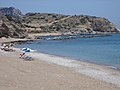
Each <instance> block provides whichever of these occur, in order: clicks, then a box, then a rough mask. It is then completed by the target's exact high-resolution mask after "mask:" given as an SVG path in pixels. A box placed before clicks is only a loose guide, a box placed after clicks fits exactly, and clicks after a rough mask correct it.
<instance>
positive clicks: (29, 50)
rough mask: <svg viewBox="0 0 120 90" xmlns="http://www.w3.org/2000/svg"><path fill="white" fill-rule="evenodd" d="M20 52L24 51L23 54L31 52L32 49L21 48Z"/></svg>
mask: <svg viewBox="0 0 120 90" xmlns="http://www.w3.org/2000/svg"><path fill="white" fill-rule="evenodd" d="M22 51H24V52H31V51H32V49H30V48H22Z"/></svg>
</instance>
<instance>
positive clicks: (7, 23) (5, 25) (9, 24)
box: [0, 13, 27, 38]
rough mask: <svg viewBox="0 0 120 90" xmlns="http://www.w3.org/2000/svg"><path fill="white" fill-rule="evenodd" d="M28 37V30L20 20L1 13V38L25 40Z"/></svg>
mask: <svg viewBox="0 0 120 90" xmlns="http://www.w3.org/2000/svg"><path fill="white" fill-rule="evenodd" d="M26 36H27V33H26V30H25V28H24V26H23V25H22V23H21V22H20V21H19V20H17V19H16V18H14V17H11V16H5V15H3V14H1V13H0V37H13V38H24V37H26Z"/></svg>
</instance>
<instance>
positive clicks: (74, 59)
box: [35, 50, 120, 71]
mask: <svg viewBox="0 0 120 90" xmlns="http://www.w3.org/2000/svg"><path fill="white" fill-rule="evenodd" d="M35 51H37V50H35ZM38 53H42V54H47V55H51V56H57V57H61V58H66V59H70V60H73V61H78V62H79V61H80V62H84V63H89V64H95V65H100V66H102V67H106V68H109V69H113V70H116V71H120V68H117V67H115V66H112V65H107V64H100V63H97V62H92V61H88V60H81V59H77V58H73V57H69V56H68V57H67V56H61V55H56V54H49V53H45V52H41V51H40V52H38Z"/></svg>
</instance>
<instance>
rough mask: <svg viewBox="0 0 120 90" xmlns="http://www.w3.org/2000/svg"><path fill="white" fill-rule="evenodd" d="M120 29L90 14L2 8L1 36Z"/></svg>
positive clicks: (98, 31) (97, 31)
mask: <svg viewBox="0 0 120 90" xmlns="http://www.w3.org/2000/svg"><path fill="white" fill-rule="evenodd" d="M117 32H119V30H118V29H117V28H116V26H115V25H114V24H113V23H112V22H110V21H109V20H108V19H106V18H103V17H96V16H88V15H74V16H70V15H62V14H50V13H27V14H26V15H22V13H21V11H20V10H18V9H15V8H13V7H10V8H0V37H2V36H6V37H9V36H10V37H26V36H27V33H28V34H29V33H61V34H107V33H117Z"/></svg>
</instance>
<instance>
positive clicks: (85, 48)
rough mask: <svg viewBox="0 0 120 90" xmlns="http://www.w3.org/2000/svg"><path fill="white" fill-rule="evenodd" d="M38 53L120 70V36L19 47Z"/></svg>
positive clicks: (51, 41)
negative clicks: (34, 50)
mask: <svg viewBox="0 0 120 90" xmlns="http://www.w3.org/2000/svg"><path fill="white" fill-rule="evenodd" d="M17 47H20V48H23V47H29V48H31V49H36V50H37V51H38V52H44V53H48V54H54V55H59V56H66V57H70V58H75V59H77V60H79V59H80V60H82V61H88V62H93V63H98V64H104V65H108V66H114V67H117V68H119V69H120V34H113V35H112V36H106V37H94V38H76V39H67V40H37V41H33V42H30V43H25V44H21V45H18V46H17Z"/></svg>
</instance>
